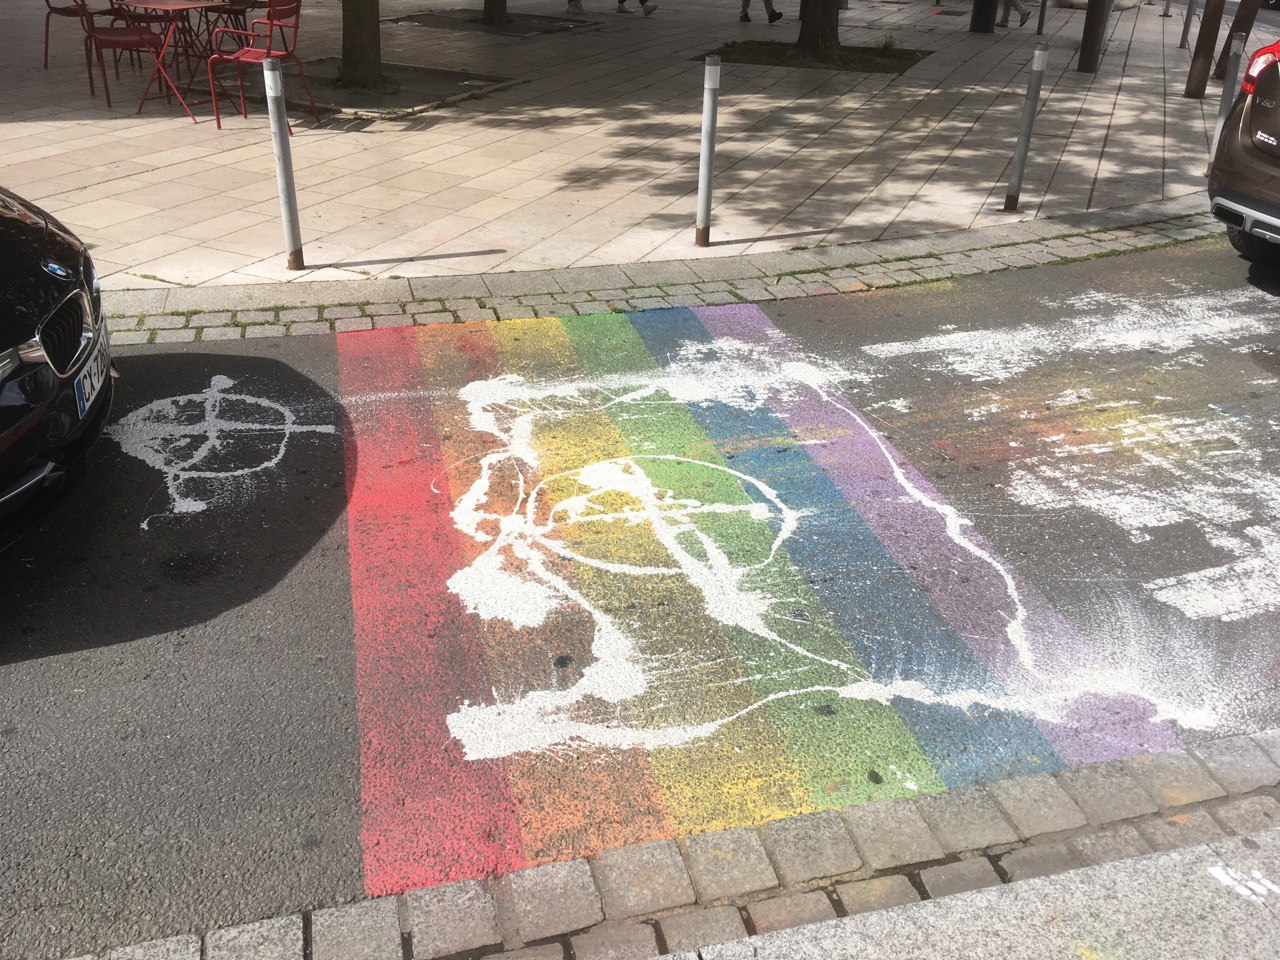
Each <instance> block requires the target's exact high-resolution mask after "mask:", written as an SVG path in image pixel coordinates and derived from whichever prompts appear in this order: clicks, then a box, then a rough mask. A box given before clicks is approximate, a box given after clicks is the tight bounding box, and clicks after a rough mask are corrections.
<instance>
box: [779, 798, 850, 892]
mask: <svg viewBox="0 0 1280 960" xmlns="http://www.w3.org/2000/svg"><path fill="white" fill-rule="evenodd" d="M760 834H761V836H762V837H763V838H764V845H765V849H766V850H768V852H769V857H770V859H771V860H772V861H773V866H774V869H775V870H777V872H778V877H779V879H781V880H782V882H783V883H784V884H785V885H787V886H795V885H797V884H801V883H805V882H807V881H809V880H816V879H818V878H819V877H838V876H841V875H843V874H846V873H853V872H854V871H855V870H858V869H859V868H861V866H862V858H861V857H859V856H858V850H857V848H856V847H855V846H854V845H853V840H851V839H850V837H849V831H848V829H847V828H846V827H845V823H844V821H843V820H842V819H841V818H840V814H838V813H836V812H835V811H834V810H824V811H822V812H821V813H810V814H805V815H803V816H798V817H787V818H785V819H783V820H775V821H774V822H773V823H769V824H766V825H765V826H763V827H761V828H760Z"/></svg>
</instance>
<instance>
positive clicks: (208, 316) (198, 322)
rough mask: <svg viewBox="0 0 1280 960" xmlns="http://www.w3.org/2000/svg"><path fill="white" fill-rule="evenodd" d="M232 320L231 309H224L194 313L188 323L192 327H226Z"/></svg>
mask: <svg viewBox="0 0 1280 960" xmlns="http://www.w3.org/2000/svg"><path fill="white" fill-rule="evenodd" d="M230 322H231V311H230V310H222V311H219V312H217V313H197V314H194V315H193V316H192V317H191V318H190V320H188V321H187V325H188V326H191V327H225V326H226V325H227V324H229V323H230Z"/></svg>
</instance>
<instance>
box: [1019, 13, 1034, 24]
mask: <svg viewBox="0 0 1280 960" xmlns="http://www.w3.org/2000/svg"><path fill="white" fill-rule="evenodd" d="M1030 19H1031V11H1030V10H1028V11H1027V12H1026V13H1024V14H1023V15H1022V19H1021V20H1019V21H1018V26H1020V27H1025V26H1026V25H1027V21H1028V20H1030Z"/></svg>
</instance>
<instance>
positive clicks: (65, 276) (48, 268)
mask: <svg viewBox="0 0 1280 960" xmlns="http://www.w3.org/2000/svg"><path fill="white" fill-rule="evenodd" d="M40 266H42V267H44V272H45V273H48V274H50V275H52V276H55V277H57V278H58V279H59V280H70V279H71V278H72V276H74V274H72V272H71V271H70V270H68V269H67V268H66V267H64V266H63V265H62V264H60V263H58V261H57V260H41V261H40Z"/></svg>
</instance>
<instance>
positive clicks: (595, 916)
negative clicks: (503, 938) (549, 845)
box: [510, 860, 604, 943]
mask: <svg viewBox="0 0 1280 960" xmlns="http://www.w3.org/2000/svg"><path fill="white" fill-rule="evenodd" d="M510 880H511V893H512V899H513V901H514V905H515V914H516V926H517V928H518V929H519V931H520V937H521V939H523V940H524V941H525V942H526V943H528V942H529V941H532V940H542V939H545V938H546V937H554V936H558V935H559V934H562V933H569V932H570V931H573V930H582V929H585V928H586V927H590V926H591V925H593V924H596V923H599V922H600V921H601V920H603V919H604V911H603V910H602V909H601V906H600V895H599V894H598V893H597V892H596V886H595V882H594V880H593V879H592V877H591V867H590V866H589V865H588V864H587V861H585V860H567V861H564V862H562V863H548V864H544V865H543V866H540V867H530V868H528V869H525V870H517V871H515V872H514V873H512V874H510Z"/></svg>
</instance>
